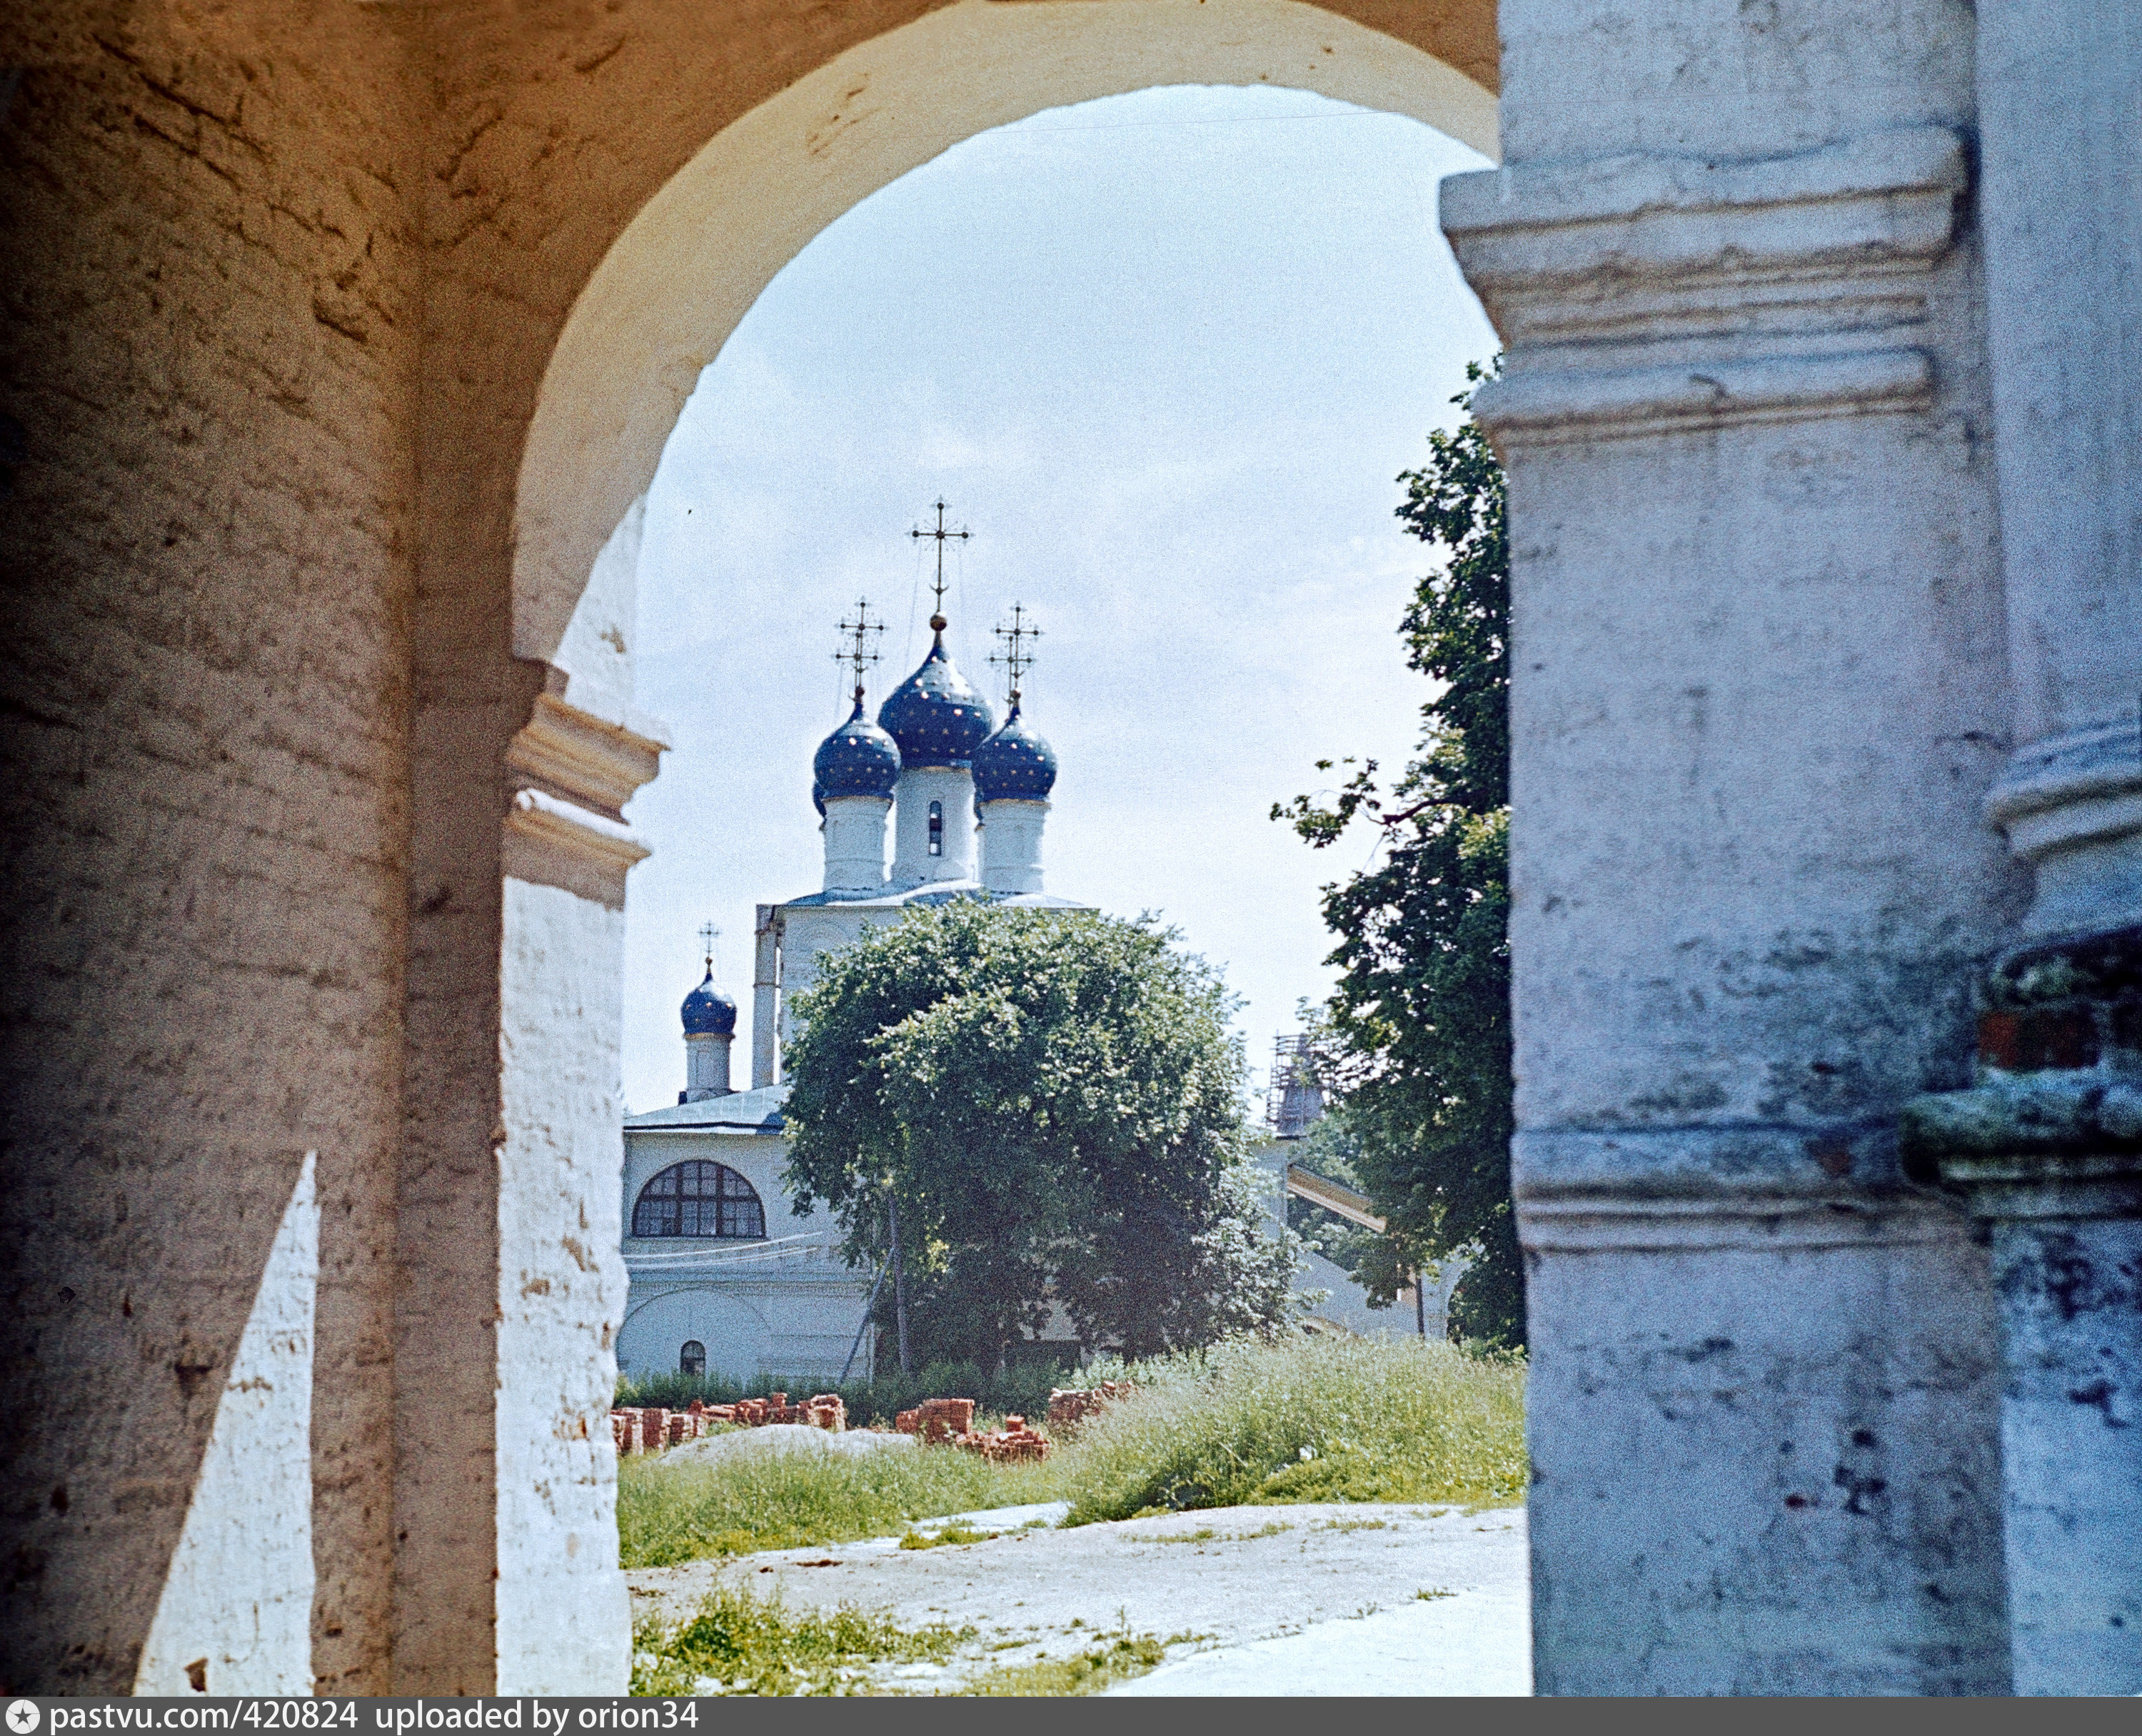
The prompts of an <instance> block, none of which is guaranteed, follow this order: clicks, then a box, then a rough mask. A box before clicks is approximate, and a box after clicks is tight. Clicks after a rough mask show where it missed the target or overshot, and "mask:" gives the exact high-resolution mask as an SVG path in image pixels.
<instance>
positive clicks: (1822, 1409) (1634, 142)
mask: <svg viewBox="0 0 2142 1736" xmlns="http://www.w3.org/2000/svg"><path fill="white" fill-rule="evenodd" d="M1502 27H1503V44H1504V51H1503V75H1504V84H1503V146H1504V161H1503V167H1501V168H1499V169H1497V170H1490V171H1486V172H1483V173H1481V174H1478V175H1468V176H1463V177H1458V178H1456V179H1454V180H1451V181H1449V182H1446V183H1445V185H1444V205H1443V218H1444V229H1445V230H1446V231H1447V232H1448V234H1449V236H1450V238H1451V240H1452V243H1453V244H1454V247H1455V248H1456V250H1457V253H1458V259H1459V263H1460V264H1461V265H1462V267H1463V269H1464V272H1465V274H1466V277H1467V279H1468V282H1470V283H1471V284H1472V285H1473V288H1474V289H1476V290H1477V291H1478V293H1479V294H1480V296H1481V298H1482V299H1483V303H1485V304H1486V306H1487V308H1488V312H1489V313H1490V315H1491V317H1492V318H1493V319H1494V321H1495V323H1496V325H1497V328H1498V330H1499V332H1500V333H1501V334H1502V336H1503V340H1504V342H1505V344H1506V346H1507V355H1508V362H1507V372H1506V373H1505V375H1504V377H1503V378H1502V379H1501V380H1500V381H1498V382H1495V383H1493V384H1492V385H1490V386H1488V387H1485V388H1484V389H1483V390H1482V391H1481V392H1479V394H1478V398H1477V400H1476V403H1477V407H1478V413H1479V415H1480V417H1481V419H1482V421H1483V422H1484V423H1485V425H1486V426H1487V427H1488V430H1489V432H1490V433H1491V434H1492V436H1493V438H1494V439H1495V441H1496V442H1497V445H1498V449H1499V451H1501V453H1502V456H1503V460H1504V462H1505V465H1506V467H1507V470H1508V476H1509V486H1510V510H1511V536H1512V552H1513V602H1512V641H1511V644H1512V653H1511V656H1512V728H1513V803H1514V817H1513V830H1512V861H1511V880H1512V885H1511V898H1512V915H1511V942H1512V949H1513V972H1514V999H1515V1006H1514V1015H1515V1023H1516V1044H1517V1048H1516V1061H1517V1069H1518V1129H1519V1131H1518V1137H1517V1140H1516V1145H1515V1153H1514V1157H1515V1172H1516V1185H1517V1190H1518V1201H1519V1217H1520V1226H1521V1231H1522V1235H1523V1242H1524V1245H1525V1248H1526V1256H1527V1270H1528V1277H1529V1285H1530V1305H1531V1334H1532V1337H1531V1342H1532V1377H1531V1389H1530V1398H1529V1410H1530V1423H1529V1430H1530V1445H1531V1450H1532V1467H1533V1479H1534V1481H1533V1485H1532V1492H1531V1497H1530V1509H1531V1520H1530V1522H1531V1531H1532V1550H1533V1578H1532V1584H1533V1605H1534V1610H1533V1633H1534V1636H1535V1679H1536V1681H1537V1684H1538V1685H1539V1687H1540V1689H1541V1690H1542V1692H1549V1693H1648V1692H1678V1693H1734V1692H1742V1693H1885V1692H1886V1693H1953V1692H1999V1691H2002V1690H2004V1689H2006V1686H2007V1685H2008V1681H2009V1667H2008V1656H2007V1635H2006V1623H2005V1614H2004V1608H2005V1598H2004V1592H2003V1581H2002V1575H2003V1566H2002V1556H2001V1538H2000V1529H1999V1507H1998V1502H1997V1490H1998V1487H1999V1481H2000V1454H1999V1440H1998V1368H1997V1355H1996V1328H1995V1319H1994V1314H1995V1310H1994V1301H1993V1296H1992V1292H1991V1282H1990V1273H1989V1268H1988V1262H1987V1255H1986V1252H1985V1250H1984V1249H1983V1248H1982V1247H1981V1246H1980V1245H1977V1243H1976V1242H1975V1241H1974V1240H1973V1238H1972V1233H1971V1229H1970V1226H1969V1222H1968V1220H1967V1217H1966V1216H1965V1214H1964V1213H1963V1212H1962V1211H1960V1210H1959V1209H1957V1206H1955V1205H1954V1204H1953V1203H1952V1202H1951V1201H1950V1200H1948V1199H1947V1197H1946V1196H1943V1195H1942V1194H1941V1193H1940V1191H1938V1190H1937V1189H1933V1188H1930V1187H1925V1186H1918V1185H1916V1184H1914V1183H1913V1181H1910V1180H1909V1179H1908V1178H1907V1177H1906V1176H1904V1175H1903V1172H1902V1171H1901V1169H1900V1167H1899V1165H1898V1147H1897V1137H1896V1127H1897V1118H1898V1112H1899V1108H1900V1106H1901V1105H1902V1104H1903V1102H1905V1101H1906V1100H1908V1098H1910V1097H1912V1096H1913V1095H1914V1094H1915V1093H1917V1092H1922V1091H1924V1090H1926V1089H1927V1088H1928V1087H1930V1086H1941V1085H1946V1084H1954V1083H1962V1081H1963V1080H1964V1078H1966V1077H1967V1070H1968V1067H1969V1056H1970V1052H1971V1008H1970V984H1971V982H1972V979H1973V977H1974V976H1975V975H1976V974H1977V970H1978V969H1979V968H1980V967H1981V966H1982V963H1983V961H1984V960H1985V959H1987V957H1988V956H1989V955H1990V954H1991V952H1992V950H1993V949H1994V947H1995V945H1996V942H1997V939H1998V936H1999V935H2000V934H2001V930H2002V927H2003V922H2004V916H2005V915H2006V911H2007V910H2009V909H2010V908H2011V907H2012V905H2013V903H2014V901H2015V896H2016V883H2015V879H2014V876H2013V875H2012V873H2011V870H2009V868H2008V866H2007V865H2006V862H2005V861H2004V859H2003V856H2002V852H2001V849H2000V843H1999V840H1998V839H1997V837H1996V836H1994V835H1993V834H1992V833H1991V831H1989V830H1988V829H1987V826H1986V825H1985V821H1984V818H1983V816H1982V811H1981V810H1982V801H1983V798H1984V796H1985V793H1986V791H1987V787H1988V785H1989V784H1990V783H1991V780H1992V778H1993V777H1994V775H1995V773H1996V771H1997V770H1998V768H1999V765H2000V755H2001V741H2002V738H2003V737H2004V735H2005V732H2006V720H2007V717H2008V711H2009V695H2008V693H2007V691H2006V675H2005V664H2004V658H2003V654H2002V639H2003V630H2002V621H2001V594H2000V586H1999V570H1998V549H1997V530H1996V512H1995V510H1994V508H1995V503H1994V483H1993V477H1992V475H1991V463H1990V460H1989V456H1988V451H1987V439H1986V431H1987V424H1988V421H1989V418H1990V410H1989V405H1988V402H1987V384H1986V377H1985V364H1984V353H1983V345H1982V338H1981V325H1980V320H1979V313H1978V295H1979V282H1980V279H1979V262H1978V259H1977V254H1976V250H1975V241H1974V239H1973V236H1972V230H1971V227H1970V224H1969V222H1968V213H1967V200H1968V195H1969V191H1970V187H1971V156H1970V144H1969V140H1970V121H1971V105H1972V86H1971V35H1970V17H1969V12H1968V8H1967V7H1962V6H1961V5H1952V4H1942V3H1935V0H1923V3H1920V0H1896V3H1892V4H1886V5H1883V6H1881V7H1865V6H1859V5H1847V4H1843V3H1834V4H1819V3H1809V4H1802V5H1797V6H1789V7H1780V6H1753V5H1750V6H1743V7H1737V8H1736V7H1708V6H1701V7H1700V6H1695V5H1679V4H1661V5H1655V6H1646V7H1635V8H1631V7H1628V6H1626V5H1617V4H1611V3H1608V0H1505V3H1504V4H1503V7H1502Z"/></svg>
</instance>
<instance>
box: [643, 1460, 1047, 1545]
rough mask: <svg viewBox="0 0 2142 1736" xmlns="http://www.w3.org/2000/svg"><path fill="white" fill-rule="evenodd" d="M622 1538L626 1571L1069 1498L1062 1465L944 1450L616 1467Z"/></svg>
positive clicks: (883, 1532)
mask: <svg viewBox="0 0 2142 1736" xmlns="http://www.w3.org/2000/svg"><path fill="white" fill-rule="evenodd" d="M617 1484H618V1487H617V1529H618V1539H619V1546H620V1547H619V1556H620V1559H621V1561H622V1563H623V1565H624V1566H627V1567H666V1566H674V1564H675V1563H677V1562H679V1561H698V1560H700V1559H702V1558H703V1557H706V1556H725V1555H747V1554H749V1553H750V1552H751V1551H753V1550H759V1549H800V1548H804V1547H807V1546H813V1545H816V1544H820V1543H846V1542H850V1541H853V1540H854V1539H856V1538H857V1537H883V1536H892V1535H894V1534H896V1533H897V1532H900V1531H904V1530H905V1529H906V1526H907V1524H908V1521H911V1520H914V1519H928V1518H932V1517H937V1516H939V1515H941V1514H946V1513H962V1512H973V1511H975V1510H977V1509H980V1508H985V1507H1015V1506H1019V1505H1022V1504H1024V1503H1025V1502H1031V1501H1056V1500H1060V1499H1062V1498H1063V1466H1062V1463H1061V1462H1054V1461H1052V1462H1049V1463H1045V1464H1039V1465H1037V1464H1032V1463H1024V1464H1007V1465H993V1464H991V1463H990V1462H988V1461H987V1460H985V1459H983V1458H981V1457H979V1456H977V1455H976V1454H974V1453H971V1452H955V1451H952V1450H950V1449H949V1448H945V1447H920V1446H918V1447H906V1448H902V1447H891V1448H887V1449H886V1450H884V1451H881V1452H871V1453H864V1454H859V1455H856V1456H855V1457H849V1456H848V1455H846V1454H845V1453H832V1452H767V1453H748V1454H745V1453H739V1454H737V1455H735V1456H733V1457H728V1458H726V1459H723V1460H722V1461H721V1462H718V1463H717V1464H710V1465H678V1466H674V1467H672V1466H671V1465H669V1464H667V1463H665V1462H664V1461H663V1460H661V1459H659V1458H654V1457H648V1458H642V1457H632V1458H628V1459H626V1460H624V1461H623V1462H621V1463H620V1464H619V1466H618V1479H617Z"/></svg>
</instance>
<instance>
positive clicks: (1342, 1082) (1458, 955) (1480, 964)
mask: <svg viewBox="0 0 2142 1736" xmlns="http://www.w3.org/2000/svg"><path fill="white" fill-rule="evenodd" d="M1491 372H1492V370H1491V369H1489V368H1483V367H1480V366H1479V365H1478V364H1477V363H1476V364H1473V365H1472V366H1471V367H1468V369H1467V373H1468V377H1469V378H1471V379H1472V380H1473V381H1476V382H1477V381H1479V380H1482V379H1484V378H1487V377H1489V375H1490V373H1491ZM1471 397H1472V394H1471V391H1470V389H1469V388H1468V391H1467V392H1463V393H1461V394H1459V396H1458V397H1457V398H1455V399H1454V400H1453V402H1455V403H1457V404H1458V405H1459V406H1460V407H1464V408H1467V409H1469V408H1470V407H1471ZM1399 481H1400V482H1402V483H1404V485H1405V489H1406V499H1405V503H1404V505H1403V506H1400V507H1399V509H1398V514H1399V517H1400V518H1401V519H1402V520H1404V521H1405V523H1406V525H1407V526H1408V528H1409V529H1410V530H1412V531H1413V533H1414V535H1416V536H1418V537H1419V538H1420V539H1421V540H1422V541H1424V542H1425V543H1428V544H1429V545H1431V546H1433V547H1435V548H1438V549H1439V550H1441V551H1442V553H1443V554H1444V561H1443V564H1442V566H1441V570H1439V571H1436V572H1432V573H1430V574H1429V575H1428V576H1427V577H1425V578H1424V579H1421V581H1420V583H1419V586H1418V588H1417V589H1416V590H1415V592H1414V599H1413V602H1412V604H1411V605H1410V606H1409V608H1408V609H1407V610H1406V612H1405V615H1404V619H1403V620H1402V622H1401V623H1400V627H1399V631H1400V633H1401V634H1403V635H1404V639H1405V643H1406V655H1407V660H1408V662H1409V663H1410V665H1411V666H1412V667H1413V668H1414V669H1416V670H1418V671H1419V673H1422V674H1423V675H1425V676H1427V677H1429V678H1430V679H1431V680H1433V681H1435V682H1437V683H1440V686H1439V691H1438V692H1437V693H1435V695H1434V697H1433V698H1430V699H1429V701H1428V702H1427V703H1426V704H1425V705H1424V706H1423V708H1422V718H1423V723H1424V729H1423V733H1422V739H1421V742H1420V746H1419V749H1418V751H1417V754H1416V757H1414V760H1413V762H1412V763H1411V764H1410V765H1409V766H1408V767H1407V768H1406V770H1405V772H1404V775H1403V776H1402V777H1400V778H1399V780H1398V781H1397V782H1396V783H1395V784H1394V785H1393V786H1392V787H1391V788H1390V789H1389V792H1385V791H1384V788H1383V787H1381V786H1380V785H1379V782H1378V777H1377V767H1376V763H1375V761H1373V760H1370V761H1367V762H1362V763H1360V764H1359V765H1358V767H1356V769H1355V771H1354V772H1352V774H1351V775H1350V777H1349V778H1348V780H1347V782H1346V783H1345V786H1344V787H1343V788H1342V789H1341V790H1340V792H1339V793H1338V795H1337V797H1336V799H1335V800H1333V801H1330V802H1329V804H1328V805H1327V804H1325V803H1324V802H1321V801H1318V800H1316V799H1315V798H1312V797H1310V796H1297V797H1296V798H1295V800H1294V801H1292V802H1291V803H1285V804H1281V805H1280V806H1275V807H1274V808H1273V810H1272V817H1273V818H1274V819H1275V820H1286V821H1290V822H1291V823H1292V825H1293V826H1294V828H1295V830H1296V832H1298V833H1299V834H1300V835H1301V837H1302V838H1303V839H1305V841H1307V842H1308V843H1310V845H1311V846H1314V847H1315V848H1317V849H1324V848H1325V847H1326V846H1330V844H1332V843H1334V842H1335V841H1337V840H1338V839H1339V838H1340V836H1343V835H1344V834H1345V832H1346V831H1347V830H1348V829H1349V828H1350V826H1352V825H1353V824H1354V823H1355V821H1361V822H1363V823H1365V824H1370V825H1374V826H1377V827H1379V828H1380V830H1381V831H1382V834H1383V840H1382V842H1383V848H1382V849H1381V851H1379V856H1378V858H1377V860H1376V861H1375V864H1374V866H1370V868H1369V869H1367V870H1365V871H1363V872H1361V873H1358V874H1355V875H1351V876H1350V877H1349V878H1348V879H1346V880H1342V881H1340V882H1337V883H1335V884H1334V885H1328V886H1326V887H1325V890H1324V916H1325V923H1326V925H1328V926H1329V927H1330V930H1331V931H1332V932H1333V933H1334V934H1335V935H1337V936H1338V937H1339V945H1338V947H1337V949H1336V950H1335V951H1334V952H1333V953H1332V954H1331V963H1333V964H1335V965H1337V966H1338V967H1339V969H1340V979H1339V984H1338V987H1337V989H1335V991H1334V993H1333V994H1332V997H1331V999H1330V1003H1329V1004H1328V1006H1327V1007H1326V1008H1325V1011H1324V1014H1323V1018H1322V1020H1321V1022H1320V1024H1319V1026H1318V1028H1316V1030H1315V1032H1314V1033H1313V1038H1314V1048H1315V1056H1316V1061H1317V1065H1318V1068H1319V1070H1320V1073H1321V1074H1322V1076H1323V1078H1324V1079H1325V1084H1326V1086H1327V1087H1328V1088H1330V1089H1331V1090H1333V1091H1334V1092H1335V1093H1336V1095H1337V1096H1338V1098H1339V1100H1340V1105H1341V1113H1342V1115H1343V1117H1344V1119H1345V1127H1346V1132H1347V1134H1348V1137H1349V1143H1350V1147H1351V1150H1350V1152H1349V1154H1348V1157H1349V1161H1350V1164H1351V1166H1352V1167H1353V1169H1354V1171H1355V1174H1356V1175H1357V1176H1359V1177H1360V1186H1361V1188H1362V1191H1364V1192H1365V1193H1367V1194H1368V1195H1369V1196H1370V1198H1371V1199H1373V1200H1375V1202H1376V1206H1377V1210H1378V1211H1379V1212H1381V1213H1382V1214H1383V1215H1384V1216H1385V1217H1386V1218H1387V1219H1388V1220H1389V1225H1390V1232H1391V1233H1390V1235H1389V1236H1388V1237H1387V1238H1385V1239H1384V1240H1383V1241H1382V1242H1381V1243H1380V1244H1379V1245H1377V1246H1375V1247H1373V1248H1369V1249H1365V1250H1362V1253H1361V1258H1360V1264H1359V1265H1358V1267H1357V1269H1356V1275H1357V1276H1358V1277H1360V1279H1361V1280H1362V1281H1363V1282H1364V1283H1365V1284H1366V1285H1368V1286H1369V1288H1370V1291H1371V1293H1372V1294H1375V1295H1390V1294H1391V1293H1392V1292H1394V1290H1396V1289H1397V1288H1398V1287H1399V1285H1402V1284H1403V1283H1404V1281H1405V1277H1406V1273H1407V1271H1408V1270H1409V1269H1410V1268H1411V1267H1412V1266H1414V1265H1419V1264H1429V1263H1433V1262H1434V1261H1436V1260H1440V1259H1444V1258H1446V1257H1448V1256H1449V1255H1451V1254H1453V1253H1455V1252H1457V1251H1458V1250H1460V1249H1465V1248H1468V1247H1472V1248H1475V1249H1477V1250H1478V1264H1477V1265H1475V1266H1474V1267H1473V1270H1471V1271H1470V1272H1468V1274H1467V1275H1466V1277H1465V1278H1464V1279H1463V1281H1462V1282H1461V1284H1460V1285H1459V1288H1458V1295H1457V1297H1456V1298H1455V1299H1454V1316H1455V1318H1456V1320H1457V1323H1458V1328H1459V1330H1460V1331H1461V1332H1463V1334H1465V1335H1466V1336H1468V1337H1470V1338H1478V1339H1485V1340H1488V1341H1489V1342H1491V1343H1498V1344H1513V1345H1514V1344H1523V1341H1524V1331H1525V1300H1524V1270H1523V1261H1522V1260H1521V1258H1520V1256H1519V1254H1518V1245H1517V1228H1516V1221H1515V1216H1514V1213H1513V1209H1512V1206H1511V1200H1510V1135H1511V1132H1512V1127H1513V1120H1512V1108H1511V1094H1512V1074H1511V1048H1510V1044H1511V1038H1510V960H1509V934H1508V929H1509V800H1510V794H1509V791H1510V723H1509V650H1508V644H1509V606H1510V605H1509V598H1510V548H1509V535H1508V520H1507V515H1506V509H1505V503H1504V492H1503V471H1502V466H1500V465H1499V464H1498V462H1497V461H1496V459H1495V455H1494V451H1493V449H1492V448H1491V447H1490V446H1489V445H1488V440H1487V436H1485V435H1484V434H1483V432H1481V430H1480V427H1479V425H1478V423H1477V422H1473V421H1472V420H1471V419H1470V418H1469V417H1468V420H1467V421H1465V422H1463V424H1461V425H1460V427H1458V431H1457V432H1455V433H1449V434H1446V433H1442V432H1437V433H1433V434H1431V435H1429V457H1428V461H1427V462H1426V463H1425V464H1424V465H1423V466H1421V467H1420V468H1419V470H1415V471H1405V472H1404V473H1403V474H1401V476H1399ZM1340 763H1341V764H1343V765H1346V766H1355V762H1354V761H1352V760H1346V761H1343V762H1340ZM1318 769H1319V770H1320V771H1329V770H1330V769H1332V762H1330V761H1328V760H1326V761H1320V762H1319V763H1318Z"/></svg>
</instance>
